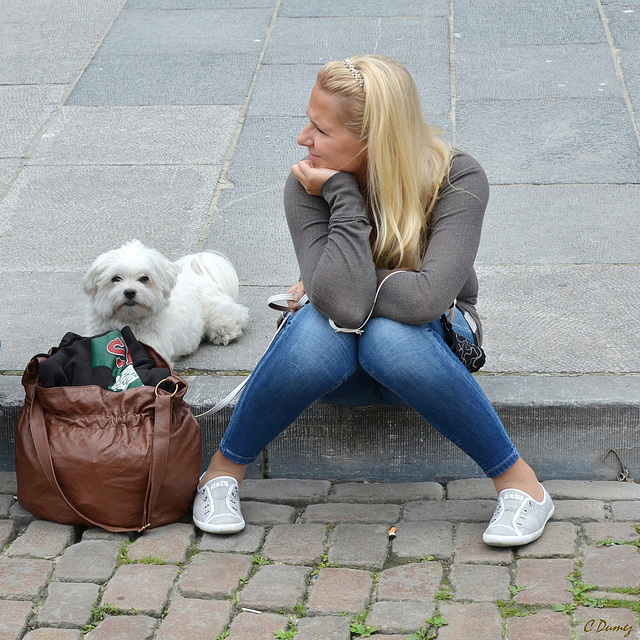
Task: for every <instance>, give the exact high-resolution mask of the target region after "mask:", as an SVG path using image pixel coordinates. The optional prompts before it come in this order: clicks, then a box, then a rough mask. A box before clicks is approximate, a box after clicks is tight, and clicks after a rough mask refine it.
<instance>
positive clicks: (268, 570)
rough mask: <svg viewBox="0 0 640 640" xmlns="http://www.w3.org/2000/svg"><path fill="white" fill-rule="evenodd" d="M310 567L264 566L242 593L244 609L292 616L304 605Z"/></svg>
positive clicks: (240, 599) (241, 601) (240, 600)
mask: <svg viewBox="0 0 640 640" xmlns="http://www.w3.org/2000/svg"><path fill="white" fill-rule="evenodd" d="M310 573H311V569H310V568H308V567H300V566H284V565H277V564H273V565H266V566H263V567H260V569H259V570H258V571H257V573H256V574H255V575H253V576H252V577H251V579H250V580H249V583H248V584H247V585H246V586H245V587H244V589H242V591H241V592H240V598H239V600H238V601H239V603H240V605H241V606H243V607H249V608H251V609H257V610H259V611H263V610H265V611H286V612H288V613H292V612H293V610H294V609H295V607H296V605H297V604H299V603H301V602H302V600H303V599H304V595H305V593H306V590H307V585H306V580H307V578H308V577H309V574H310Z"/></svg>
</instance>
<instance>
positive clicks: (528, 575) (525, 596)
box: [514, 558, 574, 605]
mask: <svg viewBox="0 0 640 640" xmlns="http://www.w3.org/2000/svg"><path fill="white" fill-rule="evenodd" d="M573 568H574V560H573V558H572V559H564V558H562V559H561V558H558V559H551V560H548V559H544V560H543V559H535V560H534V559H523V560H518V562H517V575H516V579H515V580H516V585H517V586H519V587H524V590H523V591H521V592H520V593H518V594H516V596H515V597H514V600H515V601H516V602H518V603H524V604H547V605H553V604H570V603H571V602H573V596H572V594H570V593H569V592H568V591H567V589H570V588H571V583H570V582H569V581H568V578H570V577H571V576H572V574H573Z"/></svg>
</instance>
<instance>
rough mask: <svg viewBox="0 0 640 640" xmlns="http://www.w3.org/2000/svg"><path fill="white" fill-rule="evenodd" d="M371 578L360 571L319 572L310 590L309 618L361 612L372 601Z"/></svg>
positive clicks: (340, 569)
mask: <svg viewBox="0 0 640 640" xmlns="http://www.w3.org/2000/svg"><path fill="white" fill-rule="evenodd" d="M372 588H373V576H372V575H371V573H369V572H368V571H362V570H360V569H342V568H332V567H327V568H323V569H320V571H319V572H318V574H317V576H315V577H314V578H313V581H312V583H311V588H310V590H309V600H308V602H309V604H308V609H309V614H310V615H323V616H326V615H332V614H333V615H338V614H342V613H344V612H345V611H346V612H347V613H350V614H356V613H359V612H361V611H364V610H365V609H366V607H367V606H368V605H369V603H370V600H371V590H372Z"/></svg>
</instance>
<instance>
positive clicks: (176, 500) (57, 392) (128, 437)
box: [16, 345, 201, 531]
mask: <svg viewBox="0 0 640 640" xmlns="http://www.w3.org/2000/svg"><path fill="white" fill-rule="evenodd" d="M143 346H144V347H145V348H146V349H147V352H148V354H149V355H150V356H151V358H152V359H153V361H154V363H155V364H156V365H157V366H158V367H166V368H167V369H168V370H169V375H168V376H167V377H166V378H165V379H164V380H162V381H161V382H159V383H158V384H157V385H156V386H155V387H154V386H152V385H144V386H137V387H135V388H129V389H126V390H124V391H117V392H116V391H110V390H108V389H104V388H102V387H100V386H97V385H85V386H53V387H45V386H43V385H42V384H41V381H40V378H39V367H40V365H41V364H42V362H43V361H44V360H45V359H46V357H47V356H35V357H34V358H32V360H31V361H30V362H29V364H28V366H27V368H26V370H25V372H24V375H23V377H22V384H23V386H24V388H25V393H26V397H25V404H24V407H23V408H22V410H21V412H20V415H19V417H18V427H17V433H16V475H17V481H18V500H19V502H20V504H21V505H22V506H24V507H25V508H26V509H27V510H29V511H30V512H31V513H33V514H34V515H35V516H37V517H38V518H43V519H46V520H53V521H55V522H60V523H64V524H71V523H73V524H80V525H94V526H98V527H102V528H103V529H107V530H109V531H141V530H144V529H147V528H151V527H157V526H160V525H163V524H167V523H170V522H176V521H177V520H180V518H181V517H182V516H183V515H184V514H185V513H186V511H187V510H188V509H189V507H190V505H191V501H192V499H193V496H194V493H195V489H196V486H197V483H198V476H199V472H200V463H201V441H200V427H199V425H198V423H197V422H196V420H195V418H194V416H193V414H192V412H191V409H190V408H189V406H188V405H187V403H186V402H185V401H184V394H185V392H186V390H187V384H186V382H185V381H184V380H183V379H182V378H181V377H180V376H178V375H177V374H176V373H175V372H174V371H173V370H172V369H171V367H170V365H169V364H168V363H167V361H166V360H165V359H164V358H163V357H162V356H160V354H158V353H157V352H156V351H154V350H153V349H151V348H150V347H148V346H146V345H143ZM56 350H57V349H56V348H53V349H52V350H51V351H50V352H49V354H48V355H51V354H52V353H55V351H56Z"/></svg>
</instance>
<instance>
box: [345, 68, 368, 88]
mask: <svg viewBox="0 0 640 640" xmlns="http://www.w3.org/2000/svg"><path fill="white" fill-rule="evenodd" d="M343 62H344V66H345V67H347V69H349V71H351V74H352V75H353V77H354V78H355V79H356V80H357V81H358V84H359V85H360V86H361V87H362V90H363V91H364V92H365V93H367V87H366V85H365V83H364V78H363V77H362V75H360V72H359V71H358V70H357V69H356V68H355V67H354V66H353V65H352V64H351V60H343Z"/></svg>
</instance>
